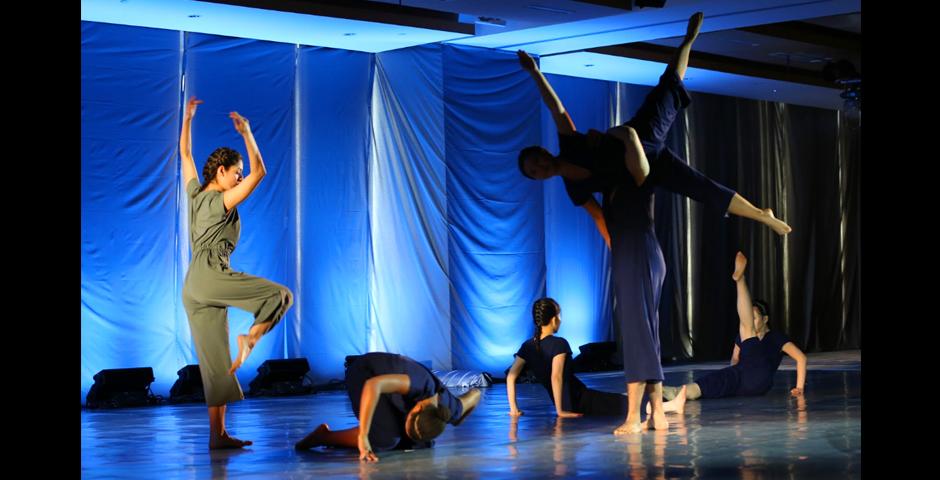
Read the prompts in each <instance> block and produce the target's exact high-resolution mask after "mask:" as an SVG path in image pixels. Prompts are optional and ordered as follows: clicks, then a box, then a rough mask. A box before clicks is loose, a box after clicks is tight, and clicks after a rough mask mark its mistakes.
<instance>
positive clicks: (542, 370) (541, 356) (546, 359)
mask: <svg viewBox="0 0 940 480" xmlns="http://www.w3.org/2000/svg"><path fill="white" fill-rule="evenodd" d="M561 354H563V355H565V372H564V375H563V376H562V384H561V388H562V394H561V407H562V409H564V410H566V411H569V412H570V411H574V408H575V406H576V405H578V399H579V398H581V393H582V392H584V390H585V389H586V388H587V387H586V386H585V385H584V383H582V382H581V380H579V379H578V377H576V376H575V375H574V372H573V371H572V369H571V346H570V345H568V341H567V340H565V339H564V338H561V337H556V336H554V335H549V336H547V337H545V338H543V339H542V340H541V341H539V348H538V349H536V346H535V339H534V338H530V339H528V340H526V341H525V342H524V343H523V344H522V346H521V347H519V351H518V352H516V354H515V356H517V357H519V358H521V359H523V360H525V364H526V366H527V367H528V368H530V369H531V370H532V374H533V375H535V378H536V380H538V382H539V383H541V384H542V386H543V387H545V391H547V392H548V396H549V398H550V399H551V402H552V404H553V405H554V404H555V397H554V394H553V391H552V360H553V359H554V358H555V356H556V355H561Z"/></svg>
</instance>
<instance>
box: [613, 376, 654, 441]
mask: <svg viewBox="0 0 940 480" xmlns="http://www.w3.org/2000/svg"><path fill="white" fill-rule="evenodd" d="M644 388H646V382H631V383H628V384H627V407H628V408H627V419H626V420H625V421H624V422H623V425H621V426H619V427H617V429H616V430H614V435H623V434H625V433H640V432H641V431H643V430H644V429H645V428H646V425H644V424H642V423H641V422H640V405H641V404H642V403H643V389H644Z"/></svg>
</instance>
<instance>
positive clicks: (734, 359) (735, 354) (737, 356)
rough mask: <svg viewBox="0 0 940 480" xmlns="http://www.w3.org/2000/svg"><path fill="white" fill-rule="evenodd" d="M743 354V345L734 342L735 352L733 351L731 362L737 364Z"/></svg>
mask: <svg viewBox="0 0 940 480" xmlns="http://www.w3.org/2000/svg"><path fill="white" fill-rule="evenodd" d="M740 355H741V347H739V346H738V344H737V343H736V344H734V352H733V353H731V364H732V365H737V364H738V361H739V359H740Z"/></svg>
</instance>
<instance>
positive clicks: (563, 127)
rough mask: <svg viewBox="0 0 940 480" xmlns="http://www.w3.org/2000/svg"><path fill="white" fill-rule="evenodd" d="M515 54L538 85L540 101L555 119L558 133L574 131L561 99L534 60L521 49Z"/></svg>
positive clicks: (568, 133) (572, 123)
mask: <svg viewBox="0 0 940 480" xmlns="http://www.w3.org/2000/svg"><path fill="white" fill-rule="evenodd" d="M516 55H518V56H519V63H520V64H521V65H522V68H523V69H524V70H525V71H527V72H529V75H532V79H533V80H535V84H536V85H537V86H538V87H539V93H540V94H541V95H542V101H543V102H545V106H546V107H548V111H549V112H551V114H552V119H554V120H555V127H556V128H558V133H563V134H567V135H570V134H572V133H574V132H575V128H574V122H572V121H571V116H569V115H568V112H567V111H565V106H564V105H563V104H562V103H561V99H559V98H558V95H556V94H555V90H553V89H552V86H551V85H550V84H549V83H548V80H547V79H546V78H545V75H542V72H541V71H539V67H538V66H537V65H536V64H535V60H533V59H532V57H530V56H529V54H528V53H526V52H524V51H522V50H519V51H517V52H516Z"/></svg>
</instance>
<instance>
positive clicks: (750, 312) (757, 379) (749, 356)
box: [663, 252, 806, 400]
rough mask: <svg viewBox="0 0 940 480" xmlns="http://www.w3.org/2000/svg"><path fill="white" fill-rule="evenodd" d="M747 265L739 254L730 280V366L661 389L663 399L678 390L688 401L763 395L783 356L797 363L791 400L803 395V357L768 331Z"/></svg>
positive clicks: (780, 336) (782, 337) (787, 341)
mask: <svg viewBox="0 0 940 480" xmlns="http://www.w3.org/2000/svg"><path fill="white" fill-rule="evenodd" d="M746 266H747V258H746V257H745V256H744V254H743V253H741V252H738V254H737V256H736V257H735V260H734V274H733V275H732V279H733V280H734V282H735V283H736V284H737V288H738V319H739V327H738V328H739V334H738V337H737V338H736V339H735V341H734V342H735V345H734V353H733V354H732V355H731V366H730V367H725V368H723V369H721V370H717V371H714V372H710V373H708V374H706V375H704V376H702V377H700V378H698V379H696V380H695V382H693V383H689V384H687V385H682V386H681V387H674V386H664V387H663V398H664V399H669V398H672V397H673V396H675V395H677V394H678V393H679V392H680V390H684V393H685V396H686V398H687V399H688V400H696V399H698V398H700V397H701V398H722V397H740V396H755V395H764V394H765V393H767V392H768V391H770V389H771V387H772V386H773V381H774V373H775V372H776V371H777V368H779V367H780V361H781V360H782V359H783V354H784V353H786V354H787V355H789V356H790V357H791V358H793V360H795V361H796V387H795V388H793V389H792V390H790V394H791V395H793V396H794V397H799V396H801V395H803V387H804V385H805V382H806V354H804V353H803V352H802V351H801V350H800V349H799V347H797V346H796V345H794V344H793V342H791V341H790V339H789V338H787V336H786V335H785V334H783V333H781V332H777V331H771V330H770V327H769V326H768V321H769V320H770V317H769V316H768V314H767V306H766V305H765V304H764V303H763V302H761V301H759V300H753V301H752V300H751V294H750V292H749V291H748V288H747V282H746V281H745V280H744V269H745V267H746Z"/></svg>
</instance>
